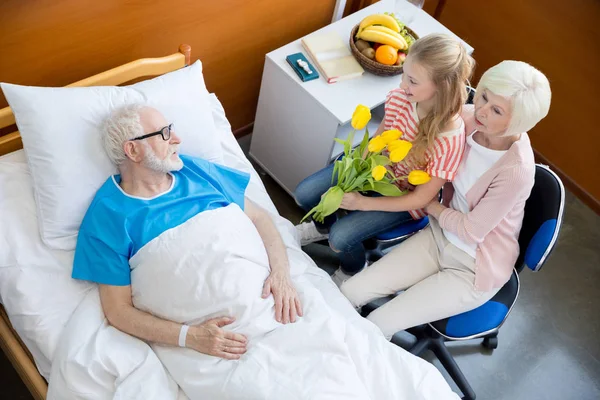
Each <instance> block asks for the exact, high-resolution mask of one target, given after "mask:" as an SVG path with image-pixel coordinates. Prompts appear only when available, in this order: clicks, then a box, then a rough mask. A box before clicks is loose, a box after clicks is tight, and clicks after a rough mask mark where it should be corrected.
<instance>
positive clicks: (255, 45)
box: [0, 0, 335, 134]
mask: <svg viewBox="0 0 600 400" xmlns="http://www.w3.org/2000/svg"><path fill="white" fill-rule="evenodd" d="M334 6H335V0H304V1H298V0H219V1H216V0H152V1H133V0H102V1H94V0H85V1H84V0H61V1H56V0H36V1H35V2H33V1H22V0H2V1H0V81H2V82H10V83H16V84H22V85H35V86H65V85H67V84H69V83H71V82H76V81H79V80H81V79H83V78H84V77H87V76H92V75H95V74H98V73H100V72H102V71H107V70H109V69H111V68H114V67H116V66H119V65H122V64H125V63H127V62H130V61H131V60H137V59H140V58H146V57H160V56H166V55H168V54H172V53H173V52H174V50H175V49H177V46H179V45H180V44H181V43H187V44H189V45H191V47H192V48H193V49H194V59H197V58H199V59H200V60H202V63H203V66H204V76H205V80H206V84H207V87H208V89H209V91H211V92H214V93H216V94H217V96H218V97H219V100H220V101H221V102H222V103H223V106H224V108H225V110H226V112H227V117H228V119H229V120H230V122H231V124H232V127H233V129H234V130H236V129H239V128H243V127H244V126H247V125H248V124H250V123H251V122H252V121H253V120H254V115H255V112H256V104H257V101H258V93H259V88H260V81H261V76H262V70H263V66H264V58H265V54H266V53H268V52H269V51H271V50H274V49H276V48H278V47H280V46H282V45H284V44H286V43H288V42H290V41H292V40H294V39H297V38H299V37H302V36H304V35H306V34H308V33H310V32H312V31H314V30H316V29H319V28H320V27H323V26H325V25H327V24H329V23H330V22H331V18H332V15H333V10H334ZM6 105H7V103H6V100H5V99H4V97H3V95H2V94H1V93H0V108H2V107H5V106H6ZM13 130H14V129H13ZM7 133H9V132H8V131H7V130H4V131H2V130H0V134H7Z"/></svg>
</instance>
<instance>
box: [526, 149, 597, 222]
mask: <svg viewBox="0 0 600 400" xmlns="http://www.w3.org/2000/svg"><path fill="white" fill-rule="evenodd" d="M533 153H534V154H535V158H536V160H538V161H539V162H540V163H542V164H546V165H548V166H549V167H550V168H552V171H554V172H556V175H558V176H559V177H560V180H561V181H563V184H564V185H565V186H566V187H567V188H568V189H569V190H570V191H571V192H573V194H574V195H575V196H577V197H578V198H579V199H581V201H583V202H584V203H585V204H586V205H587V206H588V207H590V208H591V209H592V210H593V211H594V212H595V213H596V214H598V215H600V200H599V199H596V198H595V197H594V196H592V195H591V194H590V193H589V192H588V191H587V190H585V189H584V188H583V187H581V186H580V185H579V184H578V183H577V182H575V180H573V179H572V178H571V177H570V176H569V175H567V174H565V173H564V172H563V171H562V170H561V169H560V168H558V167H557V166H556V165H555V164H553V163H552V162H551V161H550V160H548V159H547V158H546V157H544V155H543V154H541V153H540V152H539V151H537V150H535V149H534V150H533Z"/></svg>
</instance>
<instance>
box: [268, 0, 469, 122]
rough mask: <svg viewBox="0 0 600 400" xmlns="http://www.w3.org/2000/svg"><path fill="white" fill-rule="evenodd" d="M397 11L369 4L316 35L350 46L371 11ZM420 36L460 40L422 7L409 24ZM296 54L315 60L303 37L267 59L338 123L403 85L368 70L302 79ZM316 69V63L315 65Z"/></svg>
mask: <svg viewBox="0 0 600 400" xmlns="http://www.w3.org/2000/svg"><path fill="white" fill-rule="evenodd" d="M386 11H389V12H393V11H394V2H393V1H391V0H382V1H379V2H377V3H375V4H373V5H371V6H369V7H365V8H363V9H362V10H360V11H357V12H355V13H354V14H351V15H349V16H347V17H346V18H343V19H341V20H339V21H337V22H334V23H333V24H331V25H327V26H325V27H323V28H321V29H319V30H318V31H316V32H314V33H313V34H322V33H325V32H336V33H338V34H339V35H340V37H341V38H342V40H343V41H344V43H346V44H347V45H348V48H350V45H349V44H348V42H349V39H350V31H351V30H352V28H353V27H354V25H356V24H359V23H360V21H361V20H362V19H363V18H364V17H366V16H368V15H371V14H376V13H383V12H386ZM409 26H410V28H411V29H413V30H414V31H415V32H416V33H417V34H418V35H419V36H421V37H422V36H425V35H428V34H430V33H445V34H449V35H451V36H453V37H455V38H456V39H458V40H460V38H459V37H458V36H456V35H455V34H454V33H452V32H451V31H450V30H449V29H448V28H446V27H445V26H444V25H442V24H440V23H439V22H438V21H437V20H436V19H435V18H433V17H432V16H431V15H429V14H427V13H426V12H425V11H423V10H419V11H418V13H417V14H416V15H415V19H414V21H413V22H412V23H411V24H410V25H409ZM461 42H462V43H463V44H464V45H465V48H466V49H467V52H468V53H469V54H471V53H472V52H473V47H471V46H469V45H468V44H467V43H465V42H464V41H462V40H461ZM294 53H303V54H304V55H306V56H307V58H308V60H309V61H310V63H311V64H313V65H314V64H315V62H314V60H313V59H312V58H310V56H308V52H307V51H306V50H305V49H304V47H302V44H301V43H300V39H298V40H295V41H293V42H291V43H289V44H287V45H285V46H283V47H280V48H279V49H277V50H273V51H272V52H270V53H268V54H267V56H266V57H267V61H269V60H270V61H271V62H274V63H275V64H277V65H278V66H279V68H280V69H281V70H282V71H284V72H285V73H286V74H287V75H288V77H289V78H290V79H292V80H293V81H294V82H296V83H297V84H298V85H300V87H301V88H302V89H303V90H305V91H306V92H307V93H308V94H309V95H310V96H311V97H313V98H314V99H315V100H316V101H317V102H318V103H320V104H321V105H322V106H323V108H325V109H326V110H329V112H331V114H332V115H333V116H335V117H336V119H337V120H338V122H339V123H340V124H341V125H343V124H346V123H347V122H348V121H350V119H351V118H352V113H353V112H354V109H355V108H356V105H357V104H364V105H365V106H367V107H369V108H370V109H371V110H372V109H374V108H375V107H377V106H379V105H380V104H382V103H383V101H384V99H385V96H386V95H387V94H388V93H389V91H390V90H392V89H396V88H397V87H399V86H400V79H401V78H400V76H390V77H382V76H376V75H373V74H371V73H369V72H366V71H365V73H364V74H363V75H362V76H361V77H359V78H355V79H348V80H345V81H341V82H337V83H327V81H326V80H325V78H323V76H322V74H321V73H319V75H321V76H319V79H315V80H312V81H308V82H302V81H301V80H300V78H299V77H298V76H297V75H296V73H295V72H294V70H293V69H292V68H291V67H290V66H289V64H288V63H287V61H286V59H285V58H286V57H287V56H289V55H290V54H294ZM315 68H316V66H315Z"/></svg>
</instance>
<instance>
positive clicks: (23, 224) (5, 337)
mask: <svg viewBox="0 0 600 400" xmlns="http://www.w3.org/2000/svg"><path fill="white" fill-rule="evenodd" d="M190 57H191V49H190V47H189V46H186V45H182V46H180V48H179V52H178V53H175V54H172V55H170V56H167V57H162V58H147V59H140V60H136V61H133V62H130V63H128V64H125V65H122V66H119V67H116V68H114V69H111V70H109V71H106V72H103V73H100V74H97V75H94V76H91V77H89V78H86V79H83V80H81V81H78V82H75V83H73V84H71V85H69V86H71V87H85V86H105V85H108V86H110V85H120V84H123V83H127V82H131V81H133V80H140V79H141V78H146V77H152V76H158V75H162V74H166V73H169V72H171V71H175V70H179V69H181V68H184V67H186V66H188V65H190V61H191V59H190ZM209 102H210V104H211V110H212V116H213V118H214V122H215V126H216V129H217V134H218V139H219V142H220V146H221V149H222V160H223V163H224V164H226V165H228V166H230V167H233V168H237V169H240V170H243V171H246V172H248V173H249V174H250V175H251V181H250V185H249V187H248V189H247V195H248V196H249V197H251V198H252V200H253V201H255V202H257V203H258V204H259V205H261V206H262V207H263V208H265V209H266V210H267V211H269V212H270V213H271V214H272V215H274V216H277V215H278V213H277V210H276V208H275V206H274V204H273V202H272V201H271V199H270V198H269V196H268V194H267V192H266V190H265V188H264V186H263V184H262V182H261V180H260V178H259V176H258V174H257V172H256V171H255V170H254V169H253V167H252V165H251V164H250V162H249V161H248V159H247V158H246V157H245V155H244V153H243V152H242V150H241V149H240V147H239V145H238V143H237V141H236V140H235V138H234V136H233V134H232V131H231V126H230V125H229V122H228V121H227V118H226V116H225V112H224V109H223V107H222V106H221V103H220V102H219V100H218V99H217V97H216V96H215V95H214V94H209ZM13 124H15V117H14V115H13V113H12V111H11V109H10V108H8V107H7V108H4V109H2V110H0V129H2V128H6V127H10V126H11V125H13ZM21 148H22V141H21V137H20V135H19V132H18V131H15V132H13V133H10V134H8V135H5V136H2V137H0V303H1V304H0V344H1V346H2V350H3V351H4V353H5V354H6V355H7V357H8V359H9V360H10V361H11V363H12V364H13V366H14V367H15V369H16V370H17V372H18V373H19V375H20V377H21V379H22V380H23V382H24V383H25V385H26V386H27V387H28V389H29V390H30V392H31V394H32V396H33V398H34V399H36V400H39V399H46V398H64V397H61V395H55V396H54V397H51V395H50V394H49V392H48V390H49V387H48V383H47V382H50V383H51V385H50V386H51V387H52V381H53V380H54V381H57V382H61V385H62V386H64V387H62V388H61V390H62V392H61V391H60V390H59V391H58V392H57V393H67V392H68V393H70V396H72V398H94V399H102V398H142V397H143V395H142V393H144V391H147V392H149V393H150V392H152V391H153V393H154V394H155V395H156V393H158V392H157V391H160V390H163V389H164V387H163V386H161V387H159V386H157V385H158V384H159V383H160V382H161V380H164V381H165V382H167V383H166V385H167V386H168V382H171V384H172V381H169V379H170V378H169V376H168V374H166V373H165V371H164V370H162V369H161V366H160V363H159V362H158V359H157V358H156V357H155V356H154V355H153V353H152V351H151V350H150V348H149V347H148V346H146V345H145V344H144V343H143V342H141V341H139V340H137V339H135V338H132V337H129V336H128V335H124V334H122V333H121V332H118V331H116V330H115V329H114V328H112V327H110V326H109V325H108V324H107V323H106V321H105V319H104V316H103V315H102V313H101V308H100V307H99V302H98V301H99V300H98V295H97V290H96V289H95V285H93V284H91V283H88V282H80V281H75V280H73V279H71V277H70V271H71V263H72V257H73V254H72V251H62V250H54V249H49V248H48V247H46V246H45V245H44V243H43V242H42V240H41V239H40V234H39V227H38V221H37V219H36V207H35V205H36V203H35V200H34V189H33V182H32V174H31V172H30V170H29V166H28V161H27V157H26V154H25V152H24V150H22V149H21ZM281 220H283V219H282V218H281ZM282 224H283V225H282ZM281 226H284V228H281ZM278 227H279V228H281V229H287V230H288V234H289V235H293V226H292V225H291V224H289V223H288V225H285V221H283V222H281V224H280V225H278ZM290 227H291V229H290ZM289 235H288V236H289ZM298 249H299V246H298ZM309 269H310V271H309V273H308V275H309V278H308V279H309V280H310V281H311V282H312V284H313V285H314V286H315V287H317V288H318V289H319V290H320V291H321V293H322V295H323V297H324V298H325V299H326V300H327V303H328V304H329V305H330V306H331V307H332V308H333V309H335V310H338V311H339V313H340V315H343V316H344V317H345V318H347V319H348V320H350V321H352V323H354V324H365V323H366V324H370V323H369V322H365V321H364V320H362V318H360V316H359V315H358V313H356V312H355V311H354V310H353V309H352V308H351V306H350V304H349V302H347V300H346V299H345V298H344V297H343V296H342V295H341V293H340V292H339V290H338V289H337V288H336V287H335V285H334V284H333V283H332V282H331V280H330V278H329V277H328V275H327V274H325V273H324V272H323V271H321V270H319V269H318V268H313V267H311V268H309ZM75 316H77V317H78V325H76V326H75V327H73V326H72V325H73V319H74V317H75ZM367 328H368V327H367ZM368 329H370V328H368ZM373 332H374V333H373V336H374V337H377V340H379V339H380V338H379V337H378V334H377V333H376V329H373ZM90 338H92V339H90ZM84 340H85V341H87V342H86V343H83V341H84ZM78 341H79V342H81V343H80V344H81V346H80V348H78V351H77V352H69V349H66V350H65V349H61V346H63V347H64V346H65V343H71V344H72V343H78ZM127 349H131V353H130V354H128V353H127V351H125V350H127ZM59 354H63V355H62V356H60V355H59ZM136 357H137V358H138V359H139V360H137V361H135V363H134V364H135V365H134V364H131V363H132V362H133V361H132V360H134V359H135V358H136ZM402 362H403V365H405V366H406V368H407V371H411V373H410V374H409V373H407V374H406V377H405V379H406V380H407V382H408V381H410V380H413V381H415V383H414V384H415V385H417V386H418V385H422V382H427V380H426V379H425V378H424V377H428V376H430V375H431V373H432V372H431V370H430V369H429V367H428V366H424V361H423V360H421V359H419V358H417V357H414V356H412V355H410V354H408V353H406V354H405V355H402ZM128 363H129V364H128ZM59 364H60V365H59ZM130 364H131V365H130ZM140 365H142V366H145V367H148V366H151V367H152V368H146V369H145V370H146V371H153V372H151V373H150V375H143V376H141V377H136V379H137V381H136V383H135V384H134V385H130V386H128V390H130V391H129V392H119V387H118V384H119V383H123V382H124V381H125V382H127V380H133V378H132V377H134V376H135V375H136V374H139V373H140V371H142V370H143V368H141V367H139V366H140ZM431 368H433V367H431ZM434 373H438V372H437V371H435V372H434ZM73 376H76V379H73ZM300 379H301V377H300ZM139 382H143V385H140V384H139ZM435 382H437V383H436V385H437V384H439V385H442V386H444V385H446V383H445V382H444V381H443V378H441V375H440V376H439V379H437V378H435ZM409 383H410V382H409ZM123 386H124V385H123ZM132 388H133V389H132ZM171 389H172V388H171ZM437 389H439V388H431V387H421V386H420V389H419V390H422V391H423V393H426V392H427V393H434V392H435V390H437ZM443 389H444V390H445V388H443ZM131 390H134V391H131ZM135 390H137V391H139V392H138V395H135V393H136V392H135ZM165 390H166V389H165ZM448 390H449V389H448ZM171 393H172V390H171ZM138 396H142V397H138ZM157 398H158V397H157ZM165 398H166V397H165ZM173 398H177V399H185V398H187V397H186V396H185V394H184V393H183V392H182V391H181V390H179V391H178V393H177V394H176V396H175V397H173ZM422 398H432V397H431V395H427V396H426V395H423V397H422ZM444 398H454V397H444ZM411 400H412V399H411Z"/></svg>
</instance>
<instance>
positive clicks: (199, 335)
mask: <svg viewBox="0 0 600 400" xmlns="http://www.w3.org/2000/svg"><path fill="white" fill-rule="evenodd" d="M233 321H235V318H231V317H219V318H213V319H209V320H208V321H204V322H203V323H201V324H200V325H195V326H190V328H189V330H188V333H187V338H186V347H189V348H190V349H193V350H196V351H198V352H200V353H203V354H208V355H210V356H215V357H221V358H224V359H226V360H239V358H240V357H241V355H242V354H244V353H245V352H246V345H247V343H248V339H246V337H245V336H244V335H240V334H239V333H233V332H228V331H226V330H224V329H222V327H224V326H225V325H229V324H231V323H233Z"/></svg>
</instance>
